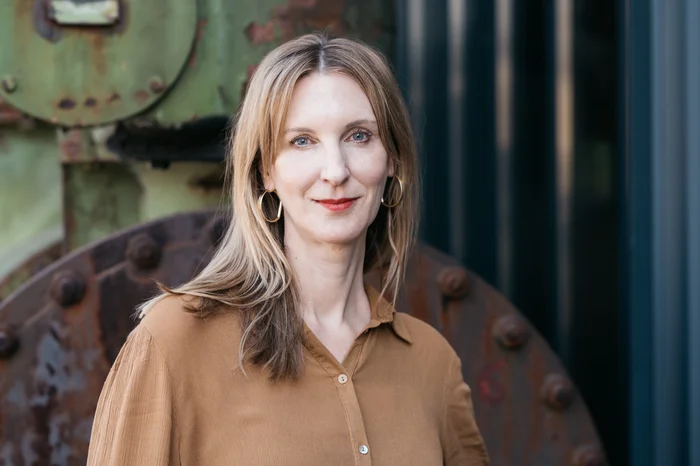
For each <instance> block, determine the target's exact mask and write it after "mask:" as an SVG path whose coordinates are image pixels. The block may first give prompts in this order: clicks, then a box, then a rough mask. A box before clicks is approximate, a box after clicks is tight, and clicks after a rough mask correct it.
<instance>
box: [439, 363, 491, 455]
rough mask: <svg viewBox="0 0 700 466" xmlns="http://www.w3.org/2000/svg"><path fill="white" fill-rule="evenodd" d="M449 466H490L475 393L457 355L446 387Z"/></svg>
mask: <svg viewBox="0 0 700 466" xmlns="http://www.w3.org/2000/svg"><path fill="white" fill-rule="evenodd" d="M443 435H444V438H445V440H444V445H443V450H444V458H445V460H444V463H445V466H488V465H489V464H490V462H489V456H488V453H487V451H486V445H485V444H484V440H483V438H482V436H481V432H480V431H479V427H478V426H477V424H476V419H475V417H474V407H473V405H472V392H471V389H470V388H469V386H468V385H467V384H466V383H465V382H464V379H463V378H462V364H461V361H460V359H459V357H458V356H457V355H456V354H455V355H454V360H453V363H452V364H451V367H450V372H449V374H448V377H447V380H446V385H445V426H444V434H443Z"/></svg>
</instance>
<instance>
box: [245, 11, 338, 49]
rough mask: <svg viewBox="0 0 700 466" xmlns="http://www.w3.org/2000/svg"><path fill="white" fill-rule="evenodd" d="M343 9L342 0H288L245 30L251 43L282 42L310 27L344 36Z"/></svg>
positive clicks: (309, 29) (310, 28) (306, 30)
mask: <svg viewBox="0 0 700 466" xmlns="http://www.w3.org/2000/svg"><path fill="white" fill-rule="evenodd" d="M344 12H345V1H343V0H325V1H321V0H290V1H289V2H287V3H286V4H283V5H279V6H277V7H275V9H274V10H273V13H272V17H271V18H270V20H269V21H267V22H266V23H264V24H260V23H256V22H252V23H250V24H248V26H246V28H245V30H244V33H245V35H246V37H247V38H248V40H249V41H250V42H251V43H252V44H253V45H261V44H270V43H273V42H275V41H277V40H281V41H283V42H284V41H288V40H290V39H292V38H294V37H296V36H298V35H300V34H303V33H305V32H309V31H313V30H325V31H328V32H329V33H331V34H333V35H344V34H346V33H347V30H348V27H347V22H346V21H345V18H344V17H343V13H344ZM278 31H279V32H278Z"/></svg>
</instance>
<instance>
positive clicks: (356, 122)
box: [345, 118, 377, 129]
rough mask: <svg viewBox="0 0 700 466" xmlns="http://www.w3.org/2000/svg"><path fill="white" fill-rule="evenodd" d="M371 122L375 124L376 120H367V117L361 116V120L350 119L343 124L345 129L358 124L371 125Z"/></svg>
mask: <svg viewBox="0 0 700 466" xmlns="http://www.w3.org/2000/svg"><path fill="white" fill-rule="evenodd" d="M373 124H374V125H376V124H377V122H376V121H375V120H368V119H366V118H363V119H361V120H355V121H351V122H350V123H348V124H347V125H345V128H346V129H349V128H352V127H353V126H359V125H373Z"/></svg>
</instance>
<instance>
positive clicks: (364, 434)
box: [180, 373, 442, 466]
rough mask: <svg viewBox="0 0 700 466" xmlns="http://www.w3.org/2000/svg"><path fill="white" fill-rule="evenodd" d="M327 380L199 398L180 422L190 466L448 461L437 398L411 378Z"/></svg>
mask: <svg viewBox="0 0 700 466" xmlns="http://www.w3.org/2000/svg"><path fill="white" fill-rule="evenodd" d="M319 375H322V374H319ZM327 379H328V380H327V381H326V382H327V383H314V384H310V385H305V384H303V383H302V384H299V385H297V386H294V385H284V384H283V385H281V386H265V387H255V386H250V387H248V388H246V389H239V390H236V392H235V393H233V392H232V393H228V394H221V393H214V394H212V395H211V396H208V397H207V396H204V397H199V398H198V400H200V401H198V402H197V403H196V404H195V405H194V406H193V407H192V408H193V409H192V410H190V412H189V419H187V420H183V421H184V422H182V423H180V424H181V425H180V427H181V432H180V443H181V446H180V451H181V452H182V454H181V458H182V465H183V466H189V465H200V464H211V465H217V464H226V465H236V464H240V465H260V466H265V465H280V464H284V465H289V466H294V465H305V466H314V465H324V466H325V465H329V464H332V465H338V466H344V465H374V466H378V465H379V466H382V465H396V464H401V465H420V466H430V465H441V464H442V448H441V444H440V435H439V425H440V422H441V418H440V412H439V409H437V407H436V406H435V403H434V400H433V399H426V398H425V396H424V395H425V394H422V393H420V392H418V391H416V390H413V389H411V388H410V386H406V385H405V384H403V385H402V384H386V383H367V382H363V381H361V380H357V381H356V380H353V379H352V378H350V377H348V376H347V375H346V374H342V373H341V374H337V375H335V374H333V375H332V376H331V375H330V374H327Z"/></svg>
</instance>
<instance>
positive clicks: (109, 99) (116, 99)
mask: <svg viewBox="0 0 700 466" xmlns="http://www.w3.org/2000/svg"><path fill="white" fill-rule="evenodd" d="M121 99H122V96H121V95H120V94H119V93H118V92H112V93H111V94H110V95H109V97H107V103H108V104H113V103H114V102H119V101H120V100H121Z"/></svg>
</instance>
